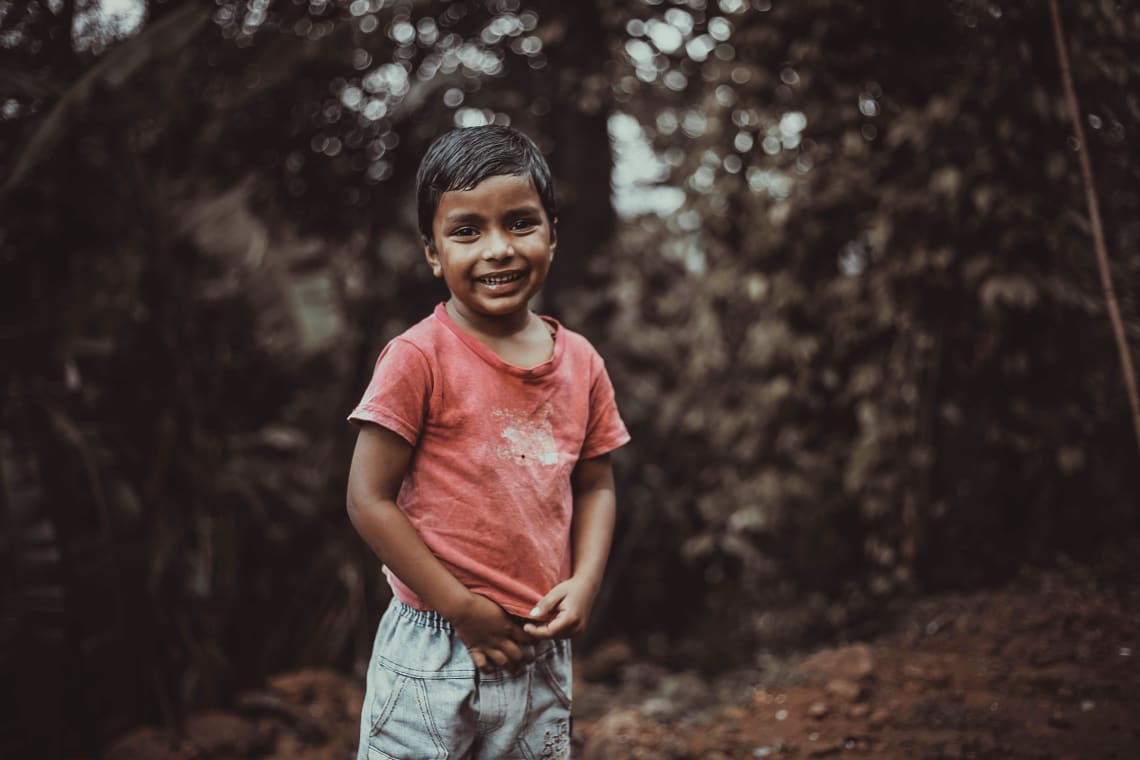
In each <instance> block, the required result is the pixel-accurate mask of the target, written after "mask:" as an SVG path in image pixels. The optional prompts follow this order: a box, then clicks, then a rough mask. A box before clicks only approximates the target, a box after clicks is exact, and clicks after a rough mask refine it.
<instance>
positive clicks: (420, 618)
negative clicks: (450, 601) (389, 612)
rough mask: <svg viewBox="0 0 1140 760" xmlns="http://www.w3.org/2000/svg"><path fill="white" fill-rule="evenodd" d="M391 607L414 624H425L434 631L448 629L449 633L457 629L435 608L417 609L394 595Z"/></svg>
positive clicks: (425, 626)
mask: <svg viewBox="0 0 1140 760" xmlns="http://www.w3.org/2000/svg"><path fill="white" fill-rule="evenodd" d="M391 607H392V609H393V610H394V611H395V613H396V614H397V615H399V616H400V617H402V618H403V619H405V620H407V621H408V622H409V623H411V624H412V625H419V626H423V627H424V628H430V629H432V630H433V631H447V632H449V633H450V632H453V631H454V630H455V629H454V628H452V626H451V623H449V622H448V621H447V619H446V618H444V617H443V615H441V614H439V613H438V612H436V611H435V610H417V609H416V608H415V607H413V606H411V605H410V604H408V603H406V602H403V601H401V600H400V599H399V598H397V597H392V604H391Z"/></svg>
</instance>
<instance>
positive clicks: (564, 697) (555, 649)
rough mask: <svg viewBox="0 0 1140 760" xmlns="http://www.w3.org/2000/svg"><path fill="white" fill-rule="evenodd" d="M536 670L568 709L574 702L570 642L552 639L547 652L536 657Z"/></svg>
mask: <svg viewBox="0 0 1140 760" xmlns="http://www.w3.org/2000/svg"><path fill="white" fill-rule="evenodd" d="M534 665H535V670H536V671H538V673H539V674H540V675H541V676H542V680H543V682H545V684H546V685H547V686H548V687H549V688H550V691H551V692H552V693H553V694H554V696H555V697H556V698H557V699H558V701H559V703H560V704H561V705H562V706H563V707H565V708H566V709H567V710H569V709H570V706H571V704H572V703H573V699H572V694H573V675H572V668H571V666H570V642H569V641H552V642H551V647H550V649H549V650H547V651H546V652H541V653H538V655H537V657H536V658H535V662H534Z"/></svg>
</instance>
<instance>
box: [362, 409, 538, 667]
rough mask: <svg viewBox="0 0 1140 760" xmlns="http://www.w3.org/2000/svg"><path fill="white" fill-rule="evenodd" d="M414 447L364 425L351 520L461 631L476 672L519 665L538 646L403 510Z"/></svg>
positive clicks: (422, 596)
mask: <svg viewBox="0 0 1140 760" xmlns="http://www.w3.org/2000/svg"><path fill="white" fill-rule="evenodd" d="M411 457H412V447H411V445H410V444H408V442H407V441H405V440H404V439H403V438H401V437H400V436H398V435H397V434H396V433H393V432H392V431H391V430H388V429H386V428H383V427H380V426H379V425H372V424H368V425H364V426H363V427H362V428H361V430H360V434H359V436H358V437H357V439H356V449H355V450H354V451H353V454H352V466H351V468H350V470H349V474H348V517H349V519H350V520H351V521H352V525H353V527H354V528H356V532H357V533H359V534H360V537H361V538H363V539H364V541H365V542H366V543H367V544H368V546H370V547H371V548H372V551H373V552H375V553H376V556H377V557H379V558H380V560H381V561H382V562H383V563H384V564H385V565H387V566H388V568H389V569H390V570H391V571H392V572H393V573H395V574H396V576H397V577H399V579H400V580H401V581H403V582H404V583H406V584H407V585H408V587H409V588H410V589H412V591H414V592H416V595H417V596H419V598H420V599H422V600H423V601H424V603H425V604H427V605H428V606H429V607H431V608H432V609H434V610H436V611H437V612H439V614H440V615H442V616H443V617H444V618H446V619H447V620H448V621H450V622H451V624H452V625H453V626H454V627H455V632H456V633H457V634H458V635H459V638H460V639H461V640H462V641H463V643H464V644H465V645H466V646H467V648H468V650H470V652H471V658H472V659H473V660H474V661H475V666H476V667H478V668H479V669H480V670H488V669H490V668H491V663H494V664H495V665H498V666H504V665H517V664H520V663H523V662H525V661H527V659H528V657H529V655H528V654H527V653H525V652H524V651H523V649H522V648H521V647H520V646H519V644H520V643H528V642H530V641H531V640H532V639H531V637H530V636H529V635H528V634H526V633H525V632H524V631H523V630H522V628H521V627H519V626H518V625H517V624H516V623H515V622H514V621H512V620H511V619H510V618H509V617H508V616H507V614H506V613H505V612H504V611H503V609H502V608H501V607H499V605H497V604H495V603H494V602H493V601H491V600H490V599H488V598H486V597H484V596H480V595H479V594H475V593H473V592H471V591H469V590H468V589H467V588H466V587H465V586H464V585H463V584H462V583H460V582H459V581H458V579H456V577H455V576H454V575H452V574H451V573H450V572H449V571H448V570H447V568H446V567H444V566H443V564H442V563H441V562H440V561H439V560H438V559H437V558H436V557H435V555H434V554H432V553H431V550H430V549H428V547H427V545H426V544H424V542H423V539H422V538H420V534H419V533H417V532H416V529H415V527H413V526H412V524H411V522H409V521H408V518H407V517H406V516H405V515H404V513H403V512H401V511H400V509H399V507H397V506H396V495H397V494H398V493H399V490H400V483H401V482H402V481H403V478H404V473H405V472H407V469H408V464H409V462H410V461H411Z"/></svg>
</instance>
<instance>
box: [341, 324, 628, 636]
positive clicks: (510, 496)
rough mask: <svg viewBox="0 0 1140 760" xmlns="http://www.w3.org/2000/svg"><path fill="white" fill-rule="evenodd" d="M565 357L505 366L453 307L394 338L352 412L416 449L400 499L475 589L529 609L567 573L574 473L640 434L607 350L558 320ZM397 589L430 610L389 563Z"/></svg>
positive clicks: (511, 607)
mask: <svg viewBox="0 0 1140 760" xmlns="http://www.w3.org/2000/svg"><path fill="white" fill-rule="evenodd" d="M543 319H544V320H546V321H547V323H548V324H550V325H552V326H553V327H555V328H556V332H555V334H554V355H553V356H552V357H551V358H550V360H549V361H547V362H544V363H543V364H540V365H539V366H537V367H534V368H532V369H523V368H521V367H516V366H514V365H512V364H508V363H507V362H505V361H503V360H502V359H500V358H499V356H498V355H497V354H495V353H494V352H493V351H492V350H491V349H489V348H488V347H487V346H485V345H483V344H482V343H480V342H479V341H478V340H477V339H476V338H474V337H473V336H471V335H469V334H467V333H465V332H463V331H462V330H461V329H460V328H459V327H458V326H457V325H456V324H455V323H454V322H453V321H452V320H451V318H450V317H449V316H448V315H447V311H446V309H445V308H444V306H443V304H440V305H438V306H437V307H436V309H435V311H434V313H433V314H432V315H431V316H429V317H427V318H426V319H424V320H423V321H421V322H420V323H419V324H417V325H415V326H414V327H412V328H410V329H409V330H407V331H406V332H405V333H403V334H402V335H400V336H398V337H396V338H394V339H393V340H392V341H391V342H390V343H389V344H388V345H387V346H386V347H385V348H384V350H383V352H381V354H380V358H379V359H377V361H376V368H375V370H374V371H373V374H372V381H371V382H370V383H369V384H368V388H367V390H365V392H364V396H363V398H362V399H361V401H360V404H359V405H358V406H357V407H356V409H354V410H353V412H352V414H350V415H349V419H350V420H353V421H357V422H373V423H375V424H377V425H381V426H383V427H385V428H388V429H389V430H391V431H393V432H394V433H396V434H397V435H399V436H400V437H402V438H404V439H405V440H406V441H408V443H410V444H411V445H412V446H413V447H415V451H414V453H413V455H412V459H411V463H410V465H409V468H408V472H407V474H406V475H405V476H404V481H403V484H402V485H401V487H400V493H399V496H398V497H397V500H396V503H397V505H398V506H399V508H400V509H401V510H402V511H403V512H404V514H406V515H407V516H408V519H409V520H410V521H411V523H412V525H413V526H414V527H415V528H416V530H417V531H418V532H419V534H420V536H421V537H422V538H423V540H424V543H426V544H427V546H428V548H429V549H430V550H431V551H432V553H433V554H435V556H436V557H438V558H439V559H440V561H441V562H442V563H443V564H444V566H445V567H446V568H447V569H448V570H449V571H451V573H452V574H454V575H455V577H456V578H458V579H459V581H460V582H461V583H463V585H464V586H466V587H467V588H468V589H470V590H471V591H474V592H475V593H478V594H482V595H484V596H487V597H489V598H491V599H493V600H494V601H495V602H497V603H498V604H499V605H501V606H502V607H503V608H504V609H505V610H507V611H508V612H510V613H512V614H515V615H520V616H526V615H528V613H529V611H530V609H531V608H532V607H534V605H535V603H536V602H538V600H539V599H541V598H542V597H543V595H545V594H546V592H547V591H549V590H550V589H551V588H552V587H553V586H555V585H557V584H558V583H560V582H561V581H563V580H565V579H566V578H568V577H569V575H570V570H571V567H570V565H571V553H570V518H571V513H572V509H573V499H572V495H571V490H570V474H571V472H572V471H573V470H574V465H575V464H576V463H577V462H578V460H579V459H583V458H590V457H596V456H600V455H601V454H605V453H607V452H609V451H612V450H613V449H616V448H617V447H619V446H621V445H623V444H625V443H626V442H627V441H629V433H628V432H627V431H626V428H625V425H624V424H623V423H622V420H621V417H620V416H619V415H618V411H617V406H616V405H615V403H614V391H613V386H612V384H611V383H610V379H609V376H608V375H607V374H606V370H605V366H604V365H603V362H602V359H601V357H600V356H599V355H598V353H597V351H595V350H594V348H593V346H591V345H590V343H589V341H587V340H586V339H585V338H584V337H582V336H581V335H578V334H577V333H574V332H572V331H570V330H567V329H566V328H564V327H561V326H559V325H558V323H557V322H556V321H555V320H553V319H550V318H547V317H543ZM384 572H385V574H386V575H387V576H388V582H389V584H390V585H391V586H392V591H393V593H394V594H395V595H396V596H397V597H398V598H399V599H400V600H401V601H403V602H405V603H406V604H409V605H411V606H413V607H417V608H419V609H426V606H425V605H424V603H423V602H422V601H421V600H420V599H419V598H418V597H417V596H416V595H415V593H414V592H413V591H412V590H411V589H410V588H408V587H407V586H405V585H404V584H403V583H402V582H401V581H400V579H399V578H397V577H395V575H394V574H392V573H391V572H390V571H388V569H387V568H385V571H384Z"/></svg>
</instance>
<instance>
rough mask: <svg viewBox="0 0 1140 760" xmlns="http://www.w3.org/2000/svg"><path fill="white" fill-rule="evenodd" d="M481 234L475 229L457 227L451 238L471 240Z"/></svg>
mask: <svg viewBox="0 0 1140 760" xmlns="http://www.w3.org/2000/svg"><path fill="white" fill-rule="evenodd" d="M478 234H479V232H478V231H477V230H476V229H475V228H474V227H457V228H455V229H454V230H452V231H451V237H455V238H469V237H475V236H476V235H478Z"/></svg>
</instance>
